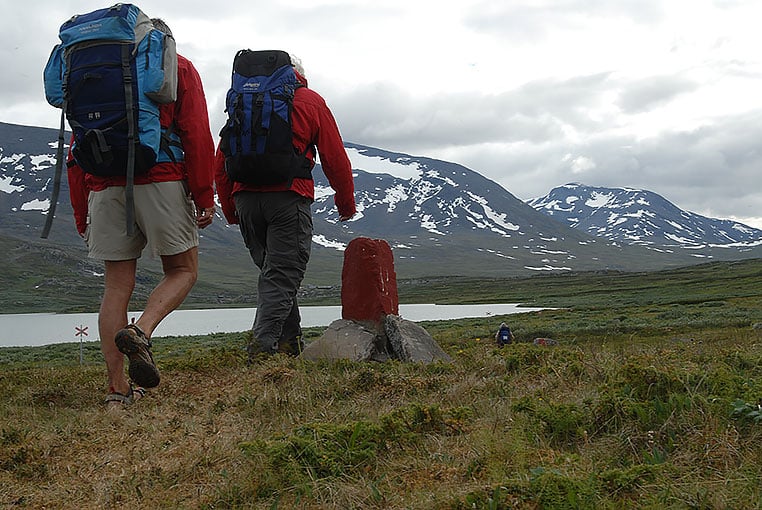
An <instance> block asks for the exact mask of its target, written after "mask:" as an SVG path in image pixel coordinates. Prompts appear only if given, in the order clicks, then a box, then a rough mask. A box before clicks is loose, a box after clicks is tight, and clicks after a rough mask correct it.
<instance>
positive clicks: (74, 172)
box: [66, 144, 90, 236]
mask: <svg viewBox="0 0 762 510" xmlns="http://www.w3.org/2000/svg"><path fill="white" fill-rule="evenodd" d="M70 146H71V144H70ZM66 159H67V162H68V163H69V165H70V166H69V165H67V167H68V168H67V171H66V176H67V178H68V180H69V200H71V208H72V209H73V210H74V223H75V224H76V226H77V232H78V233H79V235H81V236H84V235H85V230H86V229H87V196H88V195H89V193H90V190H89V189H88V188H87V184H86V183H85V172H83V171H82V169H81V168H80V167H79V166H77V165H76V164H75V163H74V158H73V157H72V155H71V150H70V151H69V154H68V157H67V158H66Z"/></svg>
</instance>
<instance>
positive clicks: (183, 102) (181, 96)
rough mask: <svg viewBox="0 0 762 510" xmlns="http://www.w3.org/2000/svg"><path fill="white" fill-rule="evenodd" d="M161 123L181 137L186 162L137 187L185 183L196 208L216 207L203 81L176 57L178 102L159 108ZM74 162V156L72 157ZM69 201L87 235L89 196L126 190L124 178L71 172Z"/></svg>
mask: <svg viewBox="0 0 762 510" xmlns="http://www.w3.org/2000/svg"><path fill="white" fill-rule="evenodd" d="M159 120H160V122H161V125H162V126H164V127H167V126H169V125H170V124H172V123H173V122H174V125H175V133H177V134H178V135H179V136H180V139H181V140H182V143H183V150H184V151H185V161H184V162H179V163H171V162H169V163H159V164H157V165H156V166H154V167H153V168H151V169H150V170H149V171H148V173H147V174H145V175H136V176H135V184H148V183H151V182H169V181H181V180H186V181H187V182H188V189H189V190H190V193H191V196H192V197H193V202H194V203H195V204H196V207H198V208H203V209H210V208H212V207H214V187H213V183H214V174H213V172H212V168H213V164H214V140H213V139H212V134H211V131H210V129H209V114H208V112H207V108H206V97H205V96H204V88H203V85H202V83H201V77H200V76H199V74H198V71H196V68H195V67H194V66H193V64H192V63H191V62H190V60H188V59H186V58H185V57H183V56H181V55H177V100H176V101H175V102H174V103H169V104H163V105H160V107H159ZM69 158H71V154H69ZM68 177H69V197H70V198H71V205H72V208H73V209H74V220H75V221H76V224H77V232H79V233H80V235H84V232H85V228H86V227H87V195H88V194H89V193H90V191H102V190H104V189H106V188H108V187H110V186H124V185H125V178H124V177H121V176H120V177H99V176H97V175H92V174H88V173H85V172H84V171H83V170H82V169H81V168H80V167H79V166H77V165H73V166H71V167H69V170H68Z"/></svg>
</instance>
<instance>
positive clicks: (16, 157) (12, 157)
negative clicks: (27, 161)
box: [0, 154, 26, 165]
mask: <svg viewBox="0 0 762 510" xmlns="http://www.w3.org/2000/svg"><path fill="white" fill-rule="evenodd" d="M24 156H26V154H11V155H10V156H5V157H4V158H2V159H0V164H2V165H4V164H6V163H10V164H16V163H18V162H19V161H21V158H23V157H24Z"/></svg>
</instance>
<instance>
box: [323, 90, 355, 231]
mask: <svg viewBox="0 0 762 510" xmlns="http://www.w3.org/2000/svg"><path fill="white" fill-rule="evenodd" d="M318 119H319V128H318V133H317V140H315V145H317V149H318V153H319V154H320V165H321V166H322V167H323V173H325V176H326V178H327V179H328V183H329V184H330V185H331V188H333V189H334V191H335V192H336V194H335V195H334V202H335V203H336V209H337V210H338V211H339V215H340V216H352V215H353V214H355V212H357V210H356V207H355V185H354V180H353V178H352V163H351V162H350V161H349V156H347V151H346V150H345V149H344V142H343V141H342V140H341V134H340V133H339V127H338V126H337V125H336V120H335V119H334V117H333V114H332V113H331V111H330V110H329V109H328V106H327V105H325V103H323V104H322V105H320V107H319V108H318Z"/></svg>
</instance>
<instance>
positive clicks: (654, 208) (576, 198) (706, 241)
mask: <svg viewBox="0 0 762 510" xmlns="http://www.w3.org/2000/svg"><path fill="white" fill-rule="evenodd" d="M528 204H529V205H531V206H532V207H534V208H535V209H536V210H537V211H540V212H542V213H544V214H547V215H548V216H550V217H552V218H555V219H556V220H558V221H560V222H561V223H563V224H565V225H567V226H569V227H571V228H574V229H578V230H581V231H584V232H587V233H589V234H591V235H594V236H597V237H602V238H605V239H609V240H611V241H617V242H622V243H626V244H631V245H643V246H651V247H682V248H687V249H700V248H707V247H709V248H712V247H714V248H720V247H737V248H744V247H747V248H751V247H755V246H760V244H762V230H759V229H755V228H753V227H750V226H748V225H744V224H742V223H738V222H735V221H730V220H722V219H714V218H707V217H705V216H701V215H698V214H694V213H691V212H688V211H684V210H682V209H680V208H679V207H677V206H676V205H674V204H673V203H671V202H669V201H668V200H666V199H665V198H664V197H662V196H660V195H657V194H656V193H653V192H650V191H646V190H640V189H631V188H603V187H595V186H585V185H583V184H578V183H571V184H566V185H564V186H559V187H557V188H554V189H552V190H551V191H550V193H548V194H547V195H545V196H543V197H539V198H535V199H532V200H529V201H528Z"/></svg>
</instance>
